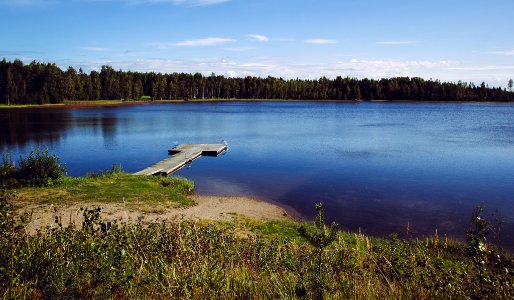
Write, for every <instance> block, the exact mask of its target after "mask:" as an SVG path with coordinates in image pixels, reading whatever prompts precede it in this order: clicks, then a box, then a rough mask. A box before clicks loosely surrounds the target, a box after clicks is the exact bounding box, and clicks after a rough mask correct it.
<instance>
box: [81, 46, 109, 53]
mask: <svg viewBox="0 0 514 300" xmlns="http://www.w3.org/2000/svg"><path fill="white" fill-rule="evenodd" d="M79 48H80V49H82V50H86V51H92V52H105V51H109V49H107V48H102V47H79Z"/></svg>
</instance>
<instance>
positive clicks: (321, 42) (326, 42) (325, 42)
mask: <svg viewBox="0 0 514 300" xmlns="http://www.w3.org/2000/svg"><path fill="white" fill-rule="evenodd" d="M305 43H307V44H314V45H333V44H337V41H336V40H328V39H310V40H305Z"/></svg>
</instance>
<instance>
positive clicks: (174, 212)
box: [18, 195, 290, 233]
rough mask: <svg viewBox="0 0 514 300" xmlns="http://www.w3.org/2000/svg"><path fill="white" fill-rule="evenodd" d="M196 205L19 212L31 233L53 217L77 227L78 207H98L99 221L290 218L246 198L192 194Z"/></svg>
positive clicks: (46, 207)
mask: <svg viewBox="0 0 514 300" xmlns="http://www.w3.org/2000/svg"><path fill="white" fill-rule="evenodd" d="M191 198H192V199H193V200H194V201H196V202H197V205H195V206H191V207H186V208H167V209H163V210H156V211H148V210H137V209H134V207H133V206H132V207H130V208H128V207H127V206H126V205H124V204H123V203H116V204H114V203H108V204H105V203H94V202H91V203H88V204H87V205H84V204H83V203H82V204H73V205H68V206H53V205H45V204H32V205H24V206H23V207H22V208H21V209H19V210H18V212H19V213H21V214H22V213H29V214H31V218H30V222H29V223H28V225H27V227H26V229H27V231H28V232H29V233H35V232H36V230H38V229H44V228H53V227H56V226H57V223H56V222H55V218H56V216H57V217H58V218H60V222H61V223H62V225H63V226H65V227H67V226H69V225H70V224H73V225H74V226H76V227H77V228H79V227H80V226H81V224H82V220H83V216H82V214H83V212H82V211H81V207H87V208H95V207H100V208H101V218H100V219H101V220H103V221H115V220H116V221H118V222H134V221H137V220H138V219H139V218H141V219H142V220H143V221H144V222H162V221H163V220H166V221H181V220H223V221H229V220H231V219H232V218H233V217H234V215H243V216H247V217H250V218H253V219H258V220H276V219H285V218H290V216H289V215H288V214H287V212H286V211H285V210H284V209H283V208H281V207H279V206H277V205H274V204H271V203H268V202H264V201H260V200H257V199H253V198H248V197H228V196H207V195H193V196H191Z"/></svg>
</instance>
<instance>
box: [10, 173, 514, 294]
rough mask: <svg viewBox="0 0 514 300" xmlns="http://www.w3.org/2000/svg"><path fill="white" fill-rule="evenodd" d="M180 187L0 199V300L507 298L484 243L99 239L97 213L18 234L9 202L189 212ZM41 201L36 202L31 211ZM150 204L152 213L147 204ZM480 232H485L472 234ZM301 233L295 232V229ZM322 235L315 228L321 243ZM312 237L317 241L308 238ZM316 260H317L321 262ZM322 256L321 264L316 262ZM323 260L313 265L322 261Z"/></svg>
mask: <svg viewBox="0 0 514 300" xmlns="http://www.w3.org/2000/svg"><path fill="white" fill-rule="evenodd" d="M191 188H192V185H191V184H190V183H189V182H187V181H185V180H183V179H166V178H159V177H140V176H131V175H127V174H123V173H120V172H111V173H106V174H102V175H96V176H92V177H89V178H64V179H63V180H61V181H59V182H55V183H54V184H53V185H51V186H43V187H18V188H17V189H16V196H15V197H16V198H17V199H13V198H12V197H11V196H9V195H12V194H13V191H14V190H13V189H8V190H7V191H6V192H4V193H3V194H2V196H0V244H1V245H2V248H3V250H4V251H0V278H1V281H0V297H2V298H25V297H26V298H31V299H42V298H154V299H161V298H162V299H164V298H166V299H215V298H216V299H241V298H242V299H270V298H281V299H315V298H318V299H320V298H327V299H346V298H356V299H387V298H388V299H399V298H416V299H429V298H459V299H461V298H490V299H509V298H512V297H513V296H514V262H513V260H512V257H511V256H510V255H508V254H506V253H504V252H502V251H499V250H497V249H494V248H493V247H492V246H489V245H487V244H486V243H484V242H483V239H482V236H481V231H480V228H481V223H476V224H475V227H474V228H475V229H474V231H472V232H474V236H475V237H476V240H475V241H478V243H474V242H473V240H470V243H469V244H468V245H464V244H459V243H456V242H452V241H447V240H444V239H442V238H440V237H438V236H437V235H435V236H432V237H429V238H426V239H423V240H400V239H398V238H396V237H395V236H394V235H392V236H391V238H390V239H378V238H371V237H367V236H364V235H361V234H353V233H347V232H340V231H337V232H336V233H335V235H334V239H333V241H328V240H327V242H326V244H325V245H323V248H321V252H320V248H319V243H318V242H316V241H318V240H319V239H318V240H316V239H314V240H312V239H308V238H306V235H305V234H303V233H302V232H307V233H309V232H311V233H312V232H316V230H318V231H319V228H318V227H316V226H315V225H313V224H310V225H306V226H305V225H303V224H300V223H298V222H296V221H293V220H282V221H269V222H264V221H256V220H253V219H250V218H246V217H243V216H235V219H234V220H233V221H231V222H213V221H212V222H207V221H201V222H175V223H166V222H162V223H153V224H144V223H141V222H140V221H139V222H135V223H134V222H133V223H123V222H114V223H113V224H112V227H111V228H110V229H109V230H107V231H102V230H101V222H102V220H103V216H102V212H101V210H100V209H95V208H92V209H90V210H88V209H86V210H84V211H83V212H82V213H83V222H82V226H76V227H73V226H70V227H66V226H63V225H62V224H61V223H60V219H59V218H56V223H57V227H56V228H54V229H51V230H42V231H39V232H38V233H37V234H33V235H28V234H27V232H26V231H25V229H24V225H23V224H24V223H23V221H22V220H21V219H20V218H18V217H16V218H13V217H12V216H14V215H15V214H16V211H13V206H12V205H11V203H13V202H16V203H20V202H19V201H20V199H23V202H29V201H48V203H52V204H54V205H58V204H59V203H68V202H69V201H76V202H80V203H82V204H84V205H87V203H88V201H94V202H98V201H110V202H112V201H120V199H122V198H124V200H125V201H126V202H128V203H132V204H133V205H141V204H144V203H148V201H151V203H153V204H156V205H162V204H163V203H165V204H166V205H171V206H183V205H190V204H191V203H190V202H188V201H187V198H186V197H185V195H186V194H187V193H188V192H189V191H190V189H191ZM38 199H46V200H38ZM153 204H152V205H153ZM482 225H483V224H482ZM302 226H303V227H304V228H306V230H303V231H302V230H301V229H300V228H302ZM325 231H327V232H328V230H327V229H325V227H324V226H323V227H322V229H321V232H323V234H324V232H325ZM310 236H316V235H313V234H311V235H310ZM320 253H321V254H320ZM320 255H321V256H320ZM320 257H321V258H320Z"/></svg>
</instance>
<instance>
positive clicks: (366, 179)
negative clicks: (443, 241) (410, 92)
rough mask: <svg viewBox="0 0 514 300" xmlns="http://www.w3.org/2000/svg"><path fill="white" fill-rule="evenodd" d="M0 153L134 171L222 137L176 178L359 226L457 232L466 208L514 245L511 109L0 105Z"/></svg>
mask: <svg viewBox="0 0 514 300" xmlns="http://www.w3.org/2000/svg"><path fill="white" fill-rule="evenodd" d="M0 126H1V127H0V128H1V132H0V145H1V147H0V149H1V150H2V151H3V152H5V151H8V150H9V151H12V152H13V155H14V157H15V158H17V157H19V155H26V154H28V153H29V152H30V150H31V149H34V148H35V147H38V146H40V147H48V148H49V149H50V152H51V153H53V154H56V155H57V156H59V157H60V158H61V161H62V162H64V163H65V164H66V165H67V169H68V174H69V175H77V176H81V175H84V174H86V173H88V172H93V171H99V170H105V169H109V168H110V167H111V166H112V164H113V163H121V164H122V166H123V169H124V170H125V171H127V172H135V171H138V170H140V169H144V168H145V167H147V166H149V165H151V164H153V163H155V162H157V161H159V160H161V159H164V158H165V157H166V156H167V150H168V149H169V148H170V147H172V146H173V145H176V144H181V143H220V142H221V141H223V140H226V141H227V142H228V143H229V147H230V149H229V151H228V152H227V153H226V154H225V155H222V156H220V157H217V158H213V157H202V158H201V159H199V160H196V161H195V162H194V163H193V164H191V165H190V166H189V167H187V168H184V169H182V170H181V171H179V172H178V173H177V174H178V175H180V176H184V177H187V178H189V179H192V180H194V181H195V183H196V186H197V192H198V193H201V194H219V195H248V196H254V197H257V198H262V199H267V200H270V201H273V202H277V203H279V204H282V205H285V206H289V207H291V208H293V209H294V210H296V211H297V212H299V213H300V214H301V215H303V216H304V217H305V218H312V217H313V215H314V211H315V210H314V204H315V203H317V202H323V203H325V206H326V215H327V218H328V219H329V220H330V221H332V220H333V221H337V222H338V223H340V224H341V227H342V228H344V229H349V230H353V231H358V230H359V229H360V230H361V231H362V232H363V233H366V234H372V235H388V234H389V233H391V232H397V233H399V234H400V235H404V233H405V231H406V230H405V227H406V225H407V223H409V224H410V230H411V232H412V234H415V235H420V236H422V235H429V234H433V233H434V232H435V230H436V229H437V230H438V233H439V235H440V236H443V235H444V234H448V235H449V236H451V237H455V238H460V239H463V238H464V237H465V232H466V230H467V228H468V226H469V224H470V218H471V213H472V210H473V207H475V206H476V205H478V204H480V203H481V202H483V203H484V204H485V206H486V208H487V215H486V217H487V218H490V219H491V220H493V218H492V217H491V213H493V212H494V211H495V210H498V211H499V212H500V214H501V216H502V217H503V222H504V224H503V227H502V232H501V240H502V245H503V246H505V247H507V248H509V249H510V250H512V249H513V247H514V218H513V216H514V105H512V104H485V103H480V104H477V103H364V102H363V103H336V102H324V103H316V102H221V103H176V104H171V103H167V104H143V105H127V106H113V107H98V108H80V109H64V108H44V109H43V108H38V109H4V110H0Z"/></svg>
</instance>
